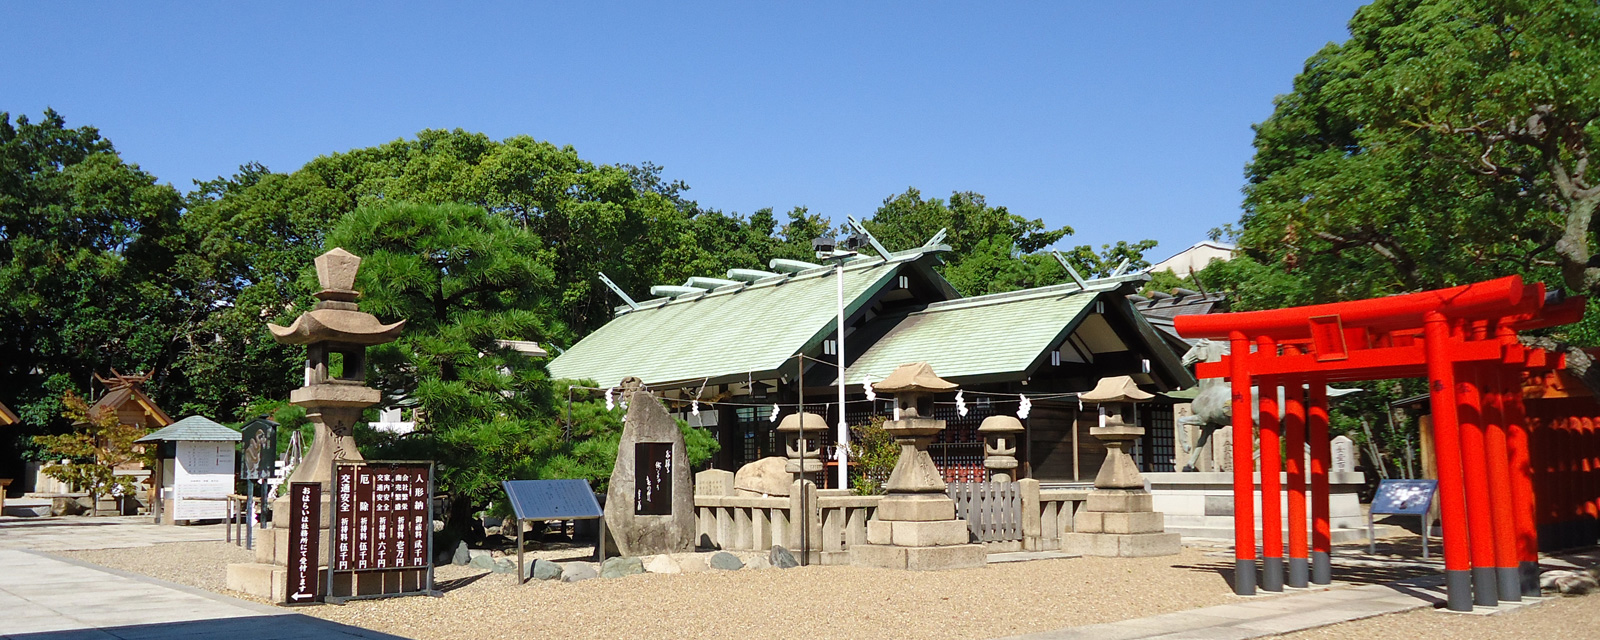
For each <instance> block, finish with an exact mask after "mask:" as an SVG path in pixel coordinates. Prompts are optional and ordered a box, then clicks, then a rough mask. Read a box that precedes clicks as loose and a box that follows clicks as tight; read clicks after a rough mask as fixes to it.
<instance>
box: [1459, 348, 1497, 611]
mask: <svg viewBox="0 0 1600 640" xmlns="http://www.w3.org/2000/svg"><path fill="white" fill-rule="evenodd" d="M1456 395H1457V400H1458V402H1459V403H1460V405H1461V409H1460V411H1461V413H1460V416H1459V419H1460V421H1461V472H1462V475H1463V477H1464V478H1465V479H1466V484H1465V486H1466V490H1467V537H1468V540H1469V541H1470V543H1469V544H1470V547H1471V555H1472V596H1473V598H1472V602H1473V603H1474V604H1480V605H1483V606H1486V607H1493V606H1495V605H1498V604H1500V587H1499V584H1498V582H1497V579H1496V578H1495V572H1494V516H1493V513H1492V511H1491V508H1490V506H1489V502H1490V500H1489V464H1488V460H1487V459H1485V457H1484V439H1485V437H1484V433H1483V401H1482V398H1480V397H1479V395H1478V382H1477V376H1476V374H1475V372H1474V371H1473V369H1472V368H1471V367H1463V368H1462V370H1461V376H1460V379H1459V380H1457V381H1456Z"/></svg>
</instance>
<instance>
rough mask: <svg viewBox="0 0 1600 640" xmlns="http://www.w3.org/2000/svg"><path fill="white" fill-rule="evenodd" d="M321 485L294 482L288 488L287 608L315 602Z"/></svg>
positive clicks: (320, 537)
mask: <svg viewBox="0 0 1600 640" xmlns="http://www.w3.org/2000/svg"><path fill="white" fill-rule="evenodd" d="M321 521H322V485H321V484H320V483H316V482H295V483H291V484H290V485H289V572H288V573H289V585H288V589H286V590H284V593H285V594H287V595H286V596H285V600H286V601H287V602H288V603H289V604H311V603H313V602H316V601H317V595H318V592H319V591H320V589H318V588H317V587H318V582H317V579H318V577H320V572H319V571H318V567H317V552H318V551H320V549H319V546H320V545H319V544H318V543H319V542H320V541H321V540H322V535H321V534H322V532H321V531H319V530H318V527H317V523H318V522H321Z"/></svg>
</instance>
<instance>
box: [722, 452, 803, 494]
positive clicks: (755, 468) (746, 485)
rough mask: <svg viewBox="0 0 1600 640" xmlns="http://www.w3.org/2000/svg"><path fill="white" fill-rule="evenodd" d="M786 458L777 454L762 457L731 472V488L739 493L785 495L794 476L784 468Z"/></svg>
mask: <svg viewBox="0 0 1600 640" xmlns="http://www.w3.org/2000/svg"><path fill="white" fill-rule="evenodd" d="M786 462H787V461H786V460H784V459H783V458H779V457H777V456H773V457H769V458H762V459H760V460H757V461H755V462H752V463H750V464H747V465H745V466H742V467H739V472H738V473H735V474H733V489H734V491H735V492H736V493H738V494H739V495H768V496H787V495H789V486H790V485H791V484H792V483H793V482H794V476H793V475H790V474H789V472H788V471H787V470H785V469H784V464H786Z"/></svg>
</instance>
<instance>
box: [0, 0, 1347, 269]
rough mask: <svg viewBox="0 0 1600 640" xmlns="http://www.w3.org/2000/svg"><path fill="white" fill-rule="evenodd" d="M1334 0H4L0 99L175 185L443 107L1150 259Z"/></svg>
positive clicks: (435, 122) (358, 138) (749, 200)
mask: <svg viewBox="0 0 1600 640" xmlns="http://www.w3.org/2000/svg"><path fill="white" fill-rule="evenodd" d="M1360 4H1361V3H1360V2H1352V1H1339V0H1326V1H1316V2H1313V1H1298V0H1296V1H1279V2H1242V1H1241V2H1218V3H1201V2H1122V3H1089V2H1073V3H1067V2H1058V3H1027V4H1008V5H1005V6H1001V7H995V6H991V5H989V4H986V3H926V4H924V3H916V4H913V3H894V2H865V3H861V2H858V3H805V4H802V3H783V4H780V3H725V4H675V3H638V4H624V3H562V4H537V5H536V4H531V3H529V4H521V3H519V4H487V3H480V4H470V5H462V6H459V7H457V6H454V5H452V6H448V7H447V6H444V5H443V3H439V4H437V5H435V4H427V5H424V4H408V5H399V4H396V5H390V4H380V3H363V2H337V3H250V4H248V5H247V4H245V3H216V4H210V5H201V4H193V5H184V6H178V5H157V4H145V3H116V4H111V3H105V4H84V3H37V4H35V5H32V6H29V5H22V4H8V5H7V8H6V10H5V13H4V19H0V58H3V59H5V60H7V61H8V65H7V68H6V70H5V71H4V72H3V73H0V111H9V112H11V113H12V115H13V117H15V116H16V115H19V114H28V115H30V116H34V117H37V114H38V113H40V112H41V111H43V110H44V108H45V107H53V108H55V109H56V110H57V111H60V112H61V113H62V114H63V115H64V116H65V117H66V118H67V120H68V124H69V125H73V126H76V125H85V124H89V125H94V126H96V127H99V128H100V130H101V132H102V133H103V134H104V135H105V136H106V137H108V138H110V139H111V140H112V141H113V142H114V143H115V144H116V145H117V147H118V149H119V150H120V151H121V152H122V153H123V156H124V157H125V158H127V159H128V160H130V161H133V162H137V163H138V164H140V165H141V166H142V167H144V168H145V169H146V170H148V171H150V172H152V173H154V174H155V175H157V176H158V177H159V178H160V179H161V180H163V181H168V182H171V183H173V184H174V185H177V186H178V187H179V188H180V189H184V190H188V189H190V188H191V185H192V182H191V181H192V180H195V179H206V178H211V177H215V176H218V175H224V174H231V173H232V172H233V171H234V169H235V168H236V167H238V165H240V164H243V163H245V162H251V161H257V162H261V163H263V164H266V165H267V166H268V167H270V168H272V169H274V170H277V171H292V170H294V169H295V168H297V167H299V166H301V165H302V164H304V163H305V162H306V161H308V160H310V159H312V158H314V157H316V156H319V155H323V154H327V153H331V152H336V151H343V150H348V149H352V148H358V147H365V146H371V145H376V144H381V143H383V142H387V141H390V140H395V139H397V138H401V137H408V136H411V135H413V134H415V133H416V132H417V131H419V130H421V129H425V128H463V129H467V130H473V131H482V132H484V133H487V134H489V135H490V136H493V137H495V138H504V137H508V136H512V135H517V134H528V135H531V136H534V137H536V138H539V139H544V140H549V141H551V142H555V143H557V144H570V145H573V146H574V147H576V148H577V150H578V152H579V154H580V155H582V156H583V157H585V158H587V159H589V160H592V161H596V162H605V163H614V162H628V163H641V162H645V161H650V162H654V163H656V164H659V165H662V166H664V167H665V168H666V176H667V177H668V178H672V179H681V180H684V181H686V182H687V183H688V184H689V185H690V187H691V190H690V191H689V193H688V195H689V196H690V197H692V198H694V199H696V200H699V201H700V202H701V203H702V204H703V205H706V206H710V207H716V208H720V209H723V210H725V211H737V212H741V213H749V212H751V211H753V210H755V209H757V208H760V207H768V206H770V207H774V208H776V209H778V210H780V211H784V210H788V209H789V208H791V207H793V206H797V205H804V206H807V207H810V208H811V210H812V211H814V212H819V213H822V214H825V215H828V216H830V217H832V218H834V219H835V220H842V219H843V216H844V215H845V214H855V215H857V216H858V217H859V216H862V215H867V214H870V213H871V212H872V211H873V210H874V209H875V208H877V206H878V205H879V204H880V203H881V202H882V200H883V199H884V198H885V197H887V196H890V195H893V194H896V193H899V192H902V191H904V190H905V189H906V188H907V187H910V186H915V187H917V188H919V189H921V190H922V191H923V193H924V194H925V195H938V196H940V197H945V196H948V195H949V193H950V192H951V191H954V190H961V191H976V192H979V193H982V194H984V195H985V196H987V197H988V200H989V202H990V203H991V204H997V205H1003V206H1006V207H1007V208H1009V209H1010V210H1011V211H1012V212H1014V213H1018V214H1022V215H1025V216H1028V217H1030V218H1043V219H1044V220H1045V221H1046V222H1048V223H1050V224H1052V225H1063V224H1065V225H1070V226H1072V227H1073V228H1075V229H1076V230H1077V233H1076V234H1075V235H1074V236H1071V237H1069V238H1068V239H1067V240H1065V241H1064V242H1063V244H1081V243H1093V244H1101V243H1106V242H1114V241H1116V240H1119V239H1127V240H1135V239H1141V238H1153V239H1155V240H1158V241H1160V243H1161V246H1160V247H1158V248H1157V249H1156V250H1154V251H1153V252H1152V255H1151V257H1152V258H1153V259H1160V258H1162V257H1165V256H1166V255H1168V254H1170V253H1172V252H1174V251H1177V250H1180V249H1182V248H1184V247H1186V246H1188V245H1189V244H1191V243H1193V242H1195V241H1198V240H1201V239H1203V238H1204V235H1205V232H1206V230H1208V229H1210V228H1212V227H1215V226H1217V225H1220V224H1222V223H1225V222H1232V221H1235V220H1237V218H1238V215H1239V201H1240V197H1241V196H1240V193H1239V188H1240V187H1241V186H1242V185H1243V168H1244V164H1245V163H1246V162H1247V161H1248V160H1249V158H1250V155H1251V147H1250V141H1251V137H1252V133H1251V130H1250V125H1251V124H1253V123H1256V122H1259V121H1261V120H1262V119H1264V118H1266V117H1267V116H1268V115H1269V114H1270V113H1271V110H1272V98H1273V96H1275V95H1277V94H1281V93H1284V92H1287V91H1288V90H1289V89H1290V88H1291V83H1292V81H1293V78H1294V75H1295V73H1297V72H1298V71H1299V70H1300V69H1301V68H1302V66H1303V64H1304V61H1305V59H1306V58H1307V57H1308V56H1310V55H1311V54H1312V53H1314V52H1316V51H1317V49H1319V48H1321V47H1322V46H1324V45H1325V44H1327V43H1328V42H1330V41H1343V40H1344V39H1345V38H1346V36H1347V33H1346V31H1345V24H1346V23H1347V22H1348V20H1349V18H1350V16H1351V15H1352V14H1353V13H1354V11H1355V8H1356V7H1357V6H1359V5H1360Z"/></svg>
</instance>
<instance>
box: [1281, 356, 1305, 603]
mask: <svg viewBox="0 0 1600 640" xmlns="http://www.w3.org/2000/svg"><path fill="white" fill-rule="evenodd" d="M1303 386H1304V385H1302V384H1301V382H1300V380H1298V379H1295V380H1290V381H1288V384H1285V385H1284V394H1285V395H1284V399H1283V400H1284V402H1283V431H1284V434H1285V435H1286V436H1287V437H1286V439H1285V444H1286V446H1285V447H1284V451H1285V453H1284V455H1285V456H1287V457H1286V458H1284V461H1283V467H1284V470H1285V472H1286V475H1287V476H1288V478H1289V518H1288V523H1289V583H1288V584H1289V586H1291V587H1305V586H1306V582H1307V581H1308V580H1309V579H1310V577H1311V575H1310V574H1311V563H1310V558H1309V555H1308V554H1307V549H1306V470H1305V460H1306V403H1305V389H1303V388H1302V387H1303Z"/></svg>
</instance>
